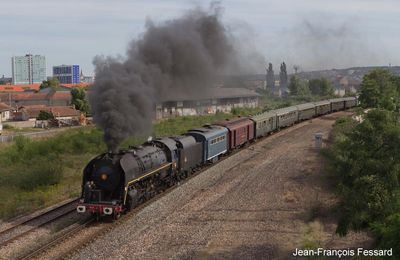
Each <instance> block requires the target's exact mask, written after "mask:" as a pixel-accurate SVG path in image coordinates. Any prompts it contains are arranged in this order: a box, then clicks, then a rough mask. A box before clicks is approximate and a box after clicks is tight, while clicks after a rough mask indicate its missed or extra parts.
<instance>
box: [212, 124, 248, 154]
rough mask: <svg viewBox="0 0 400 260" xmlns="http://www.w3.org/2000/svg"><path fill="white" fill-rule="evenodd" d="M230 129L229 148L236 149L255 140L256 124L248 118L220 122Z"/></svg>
mask: <svg viewBox="0 0 400 260" xmlns="http://www.w3.org/2000/svg"><path fill="white" fill-rule="evenodd" d="M216 125H219V126H223V127H226V128H227V129H228V148H229V149H236V148H239V147H240V146H242V145H244V144H246V143H248V142H250V141H252V140H254V122H253V121H252V120H250V119H249V118H247V117H242V118H236V119H232V120H226V121H223V122H218V123H216Z"/></svg>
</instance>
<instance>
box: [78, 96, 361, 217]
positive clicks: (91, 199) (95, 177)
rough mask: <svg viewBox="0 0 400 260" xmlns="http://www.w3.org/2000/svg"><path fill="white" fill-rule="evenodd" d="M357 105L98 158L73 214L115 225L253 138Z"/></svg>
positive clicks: (220, 126)
mask: <svg viewBox="0 0 400 260" xmlns="http://www.w3.org/2000/svg"><path fill="white" fill-rule="evenodd" d="M356 105H357V99H356V98H355V97H349V98H337V99H331V100H324V101H319V102H316V103H306V104H301V105H298V106H292V107H286V108H281V109H277V110H272V111H267V112H264V113H261V114H258V115H255V116H252V117H240V118H236V119H232V120H226V121H224V122H219V123H216V124H214V125H205V126H203V127H201V128H196V129H192V130H189V131H188V132H187V133H186V134H185V135H182V136H174V137H166V138H161V139H155V140H148V141H147V142H146V143H144V144H143V145H141V146H139V147H129V149H127V150H120V151H119V152H118V153H111V152H109V153H104V154H101V155H99V156H97V157H96V158H94V159H93V160H91V161H90V162H89V163H88V165H87V166H86V167H85V169H84V171H83V180H82V192H81V198H80V202H79V203H78V206H77V211H78V212H79V213H91V214H92V215H94V216H96V217H100V216H104V215H108V216H112V217H113V218H114V219H117V218H119V217H120V215H121V213H123V212H125V211H129V210H130V209H132V208H134V207H136V206H137V205H138V204H140V203H141V202H143V201H146V200H147V199H149V198H151V197H152V196H154V195H155V194H156V193H158V192H160V191H162V190H164V189H166V188H168V187H170V186H172V185H174V184H175V183H177V182H178V181H179V180H181V179H184V178H186V177H187V176H188V175H190V174H191V173H193V172H194V171H196V170H197V169H198V168H200V167H202V166H204V165H206V164H210V163H215V162H216V161H218V159H219V158H220V157H221V156H223V155H225V154H227V153H229V152H231V151H232V150H235V149H240V148H241V147H243V146H244V145H246V144H248V143H250V142H253V141H255V140H256V139H257V138H260V137H263V136H266V135H268V134H270V133H271V132H274V131H278V130H279V129H281V128H284V127H288V126H290V125H293V124H295V123H298V122H300V121H302V120H307V119H311V118H313V117H318V116H321V115H324V114H327V113H331V112H334V111H339V110H344V109H347V108H351V107H354V106H356Z"/></svg>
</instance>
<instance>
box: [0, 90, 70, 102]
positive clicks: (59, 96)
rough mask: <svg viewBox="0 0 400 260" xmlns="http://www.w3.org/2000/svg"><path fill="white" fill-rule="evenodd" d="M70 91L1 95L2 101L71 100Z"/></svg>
mask: <svg viewBox="0 0 400 260" xmlns="http://www.w3.org/2000/svg"><path fill="white" fill-rule="evenodd" d="M71 98H72V97H71V93H70V92H69V91H56V92H49V93H32V92H29V93H0V101H9V100H12V101H13V100H50V99H53V100H54V99H55V100H71Z"/></svg>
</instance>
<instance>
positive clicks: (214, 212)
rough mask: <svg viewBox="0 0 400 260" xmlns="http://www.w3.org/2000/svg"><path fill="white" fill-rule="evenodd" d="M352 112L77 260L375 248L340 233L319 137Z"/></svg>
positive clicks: (284, 140)
mask: <svg viewBox="0 0 400 260" xmlns="http://www.w3.org/2000/svg"><path fill="white" fill-rule="evenodd" d="M344 114H345V112H340V113H336V114H334V115H329V116H326V117H324V118H319V119H314V120H312V122H304V123H302V124H299V125H296V126H294V127H291V128H289V129H285V130H283V131H281V132H279V133H277V134H275V135H273V136H270V137H268V138H266V139H264V140H262V141H260V142H258V143H257V144H255V145H253V146H251V147H250V148H249V149H246V150H243V151H241V152H239V153H237V154H235V155H233V156H231V157H230V158H228V159H226V160H224V161H222V162H220V163H219V164H217V165H216V166H214V167H212V168H210V169H209V170H207V171H205V172H203V173H201V174H200V175H198V176H196V177H195V178H193V179H191V180H190V181H188V182H187V183H185V184H184V185H182V186H180V187H178V188H177V189H175V190H174V191H172V192H170V193H168V194H167V195H166V196H164V197H162V198H161V199H159V200H157V201H156V202H155V203H153V204H151V205H150V206H148V207H147V208H145V209H143V210H142V211H141V212H140V213H139V214H138V215H137V216H136V217H135V218H133V219H130V220H128V221H126V222H125V223H123V224H122V225H120V226H119V227H118V228H116V229H114V230H113V231H112V232H110V233H109V234H107V235H106V236H104V237H102V238H100V239H98V240H96V241H94V242H93V243H92V244H91V245H89V246H88V247H86V248H84V249H83V250H82V251H81V252H79V253H78V254H77V255H75V258H79V259H87V258H91V259H93V258H104V259H105V258H107V259H115V258H117V259H120V258H135V259H156V258H159V259H165V258H169V259H189V258H197V259H209V258H214V259H220V258H236V259H271V258H283V259H285V258H289V257H290V255H291V253H292V252H293V251H294V249H295V248H302V247H304V246H312V247H316V246H323V247H325V248H348V247H359V246H364V247H365V246H368V245H370V243H371V238H369V237H368V236H367V235H366V234H365V233H351V234H349V235H348V236H347V237H345V238H339V237H337V236H336V235H335V234H334V233H335V228H336V224H335V223H336V219H335V218H334V216H332V214H331V213H329V208H330V207H331V206H332V205H333V204H334V203H335V197H334V195H333V192H332V187H329V186H328V185H327V181H326V177H324V172H323V169H322V165H323V162H322V161H321V160H322V159H321V156H320V155H319V152H318V151H317V150H316V149H314V133H316V132H322V133H323V134H324V138H326V137H327V136H328V134H329V132H330V130H331V128H332V124H333V123H334V121H335V119H336V118H337V117H339V116H340V115H344Z"/></svg>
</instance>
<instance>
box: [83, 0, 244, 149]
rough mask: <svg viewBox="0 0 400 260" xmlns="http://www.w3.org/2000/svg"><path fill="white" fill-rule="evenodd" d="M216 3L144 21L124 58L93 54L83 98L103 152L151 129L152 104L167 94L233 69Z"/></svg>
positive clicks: (196, 89) (204, 84)
mask: <svg viewBox="0 0 400 260" xmlns="http://www.w3.org/2000/svg"><path fill="white" fill-rule="evenodd" d="M220 18H221V7H220V6H219V5H218V4H215V3H212V4H211V6H210V8H209V9H208V10H204V9H201V8H195V9H193V10H190V11H188V12H186V13H185V14H184V15H183V16H182V17H180V18H177V19H173V20H169V21H166V22H164V23H162V24H158V25H156V24H154V23H153V22H152V21H148V22H147V23H146V28H145V29H146V30H145V32H144V33H143V35H142V36H141V37H140V38H139V39H136V40H134V41H132V42H131V44H130V46H129V48H128V51H127V57H126V58H121V57H119V58H112V57H96V58H95V59H94V65H95V67H96V69H95V72H96V81H95V83H94V86H93V89H92V91H91V93H90V96H89V99H90V103H91V106H92V112H93V119H94V122H95V123H96V124H97V125H98V126H100V127H102V128H103V129H104V134H105V135H104V137H105V142H106V144H107V146H108V148H109V150H112V151H116V150H117V149H118V146H119V144H120V143H121V142H122V141H123V140H124V139H125V138H127V137H128V136H132V135H133V134H144V133H148V132H149V131H150V130H151V123H152V122H151V120H152V118H153V117H154V108H155V104H156V103H157V102H159V101H161V100H162V97H163V96H164V95H166V94H167V93H168V94H169V96H171V93H175V92H177V91H184V92H186V93H188V94H189V93H190V94H192V95H200V94H201V93H204V92H206V91H207V89H208V88H210V87H212V86H213V84H214V83H215V80H216V77H217V76H218V75H220V74H222V73H224V71H225V70H226V68H232V67H238V66H234V65H232V64H234V63H237V61H238V57H239V56H238V55H237V52H236V51H235V48H234V47H233V44H231V43H232V36H231V35H230V34H229V32H228V30H227V29H226V27H224V25H223V24H222V23H221V19H220Z"/></svg>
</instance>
